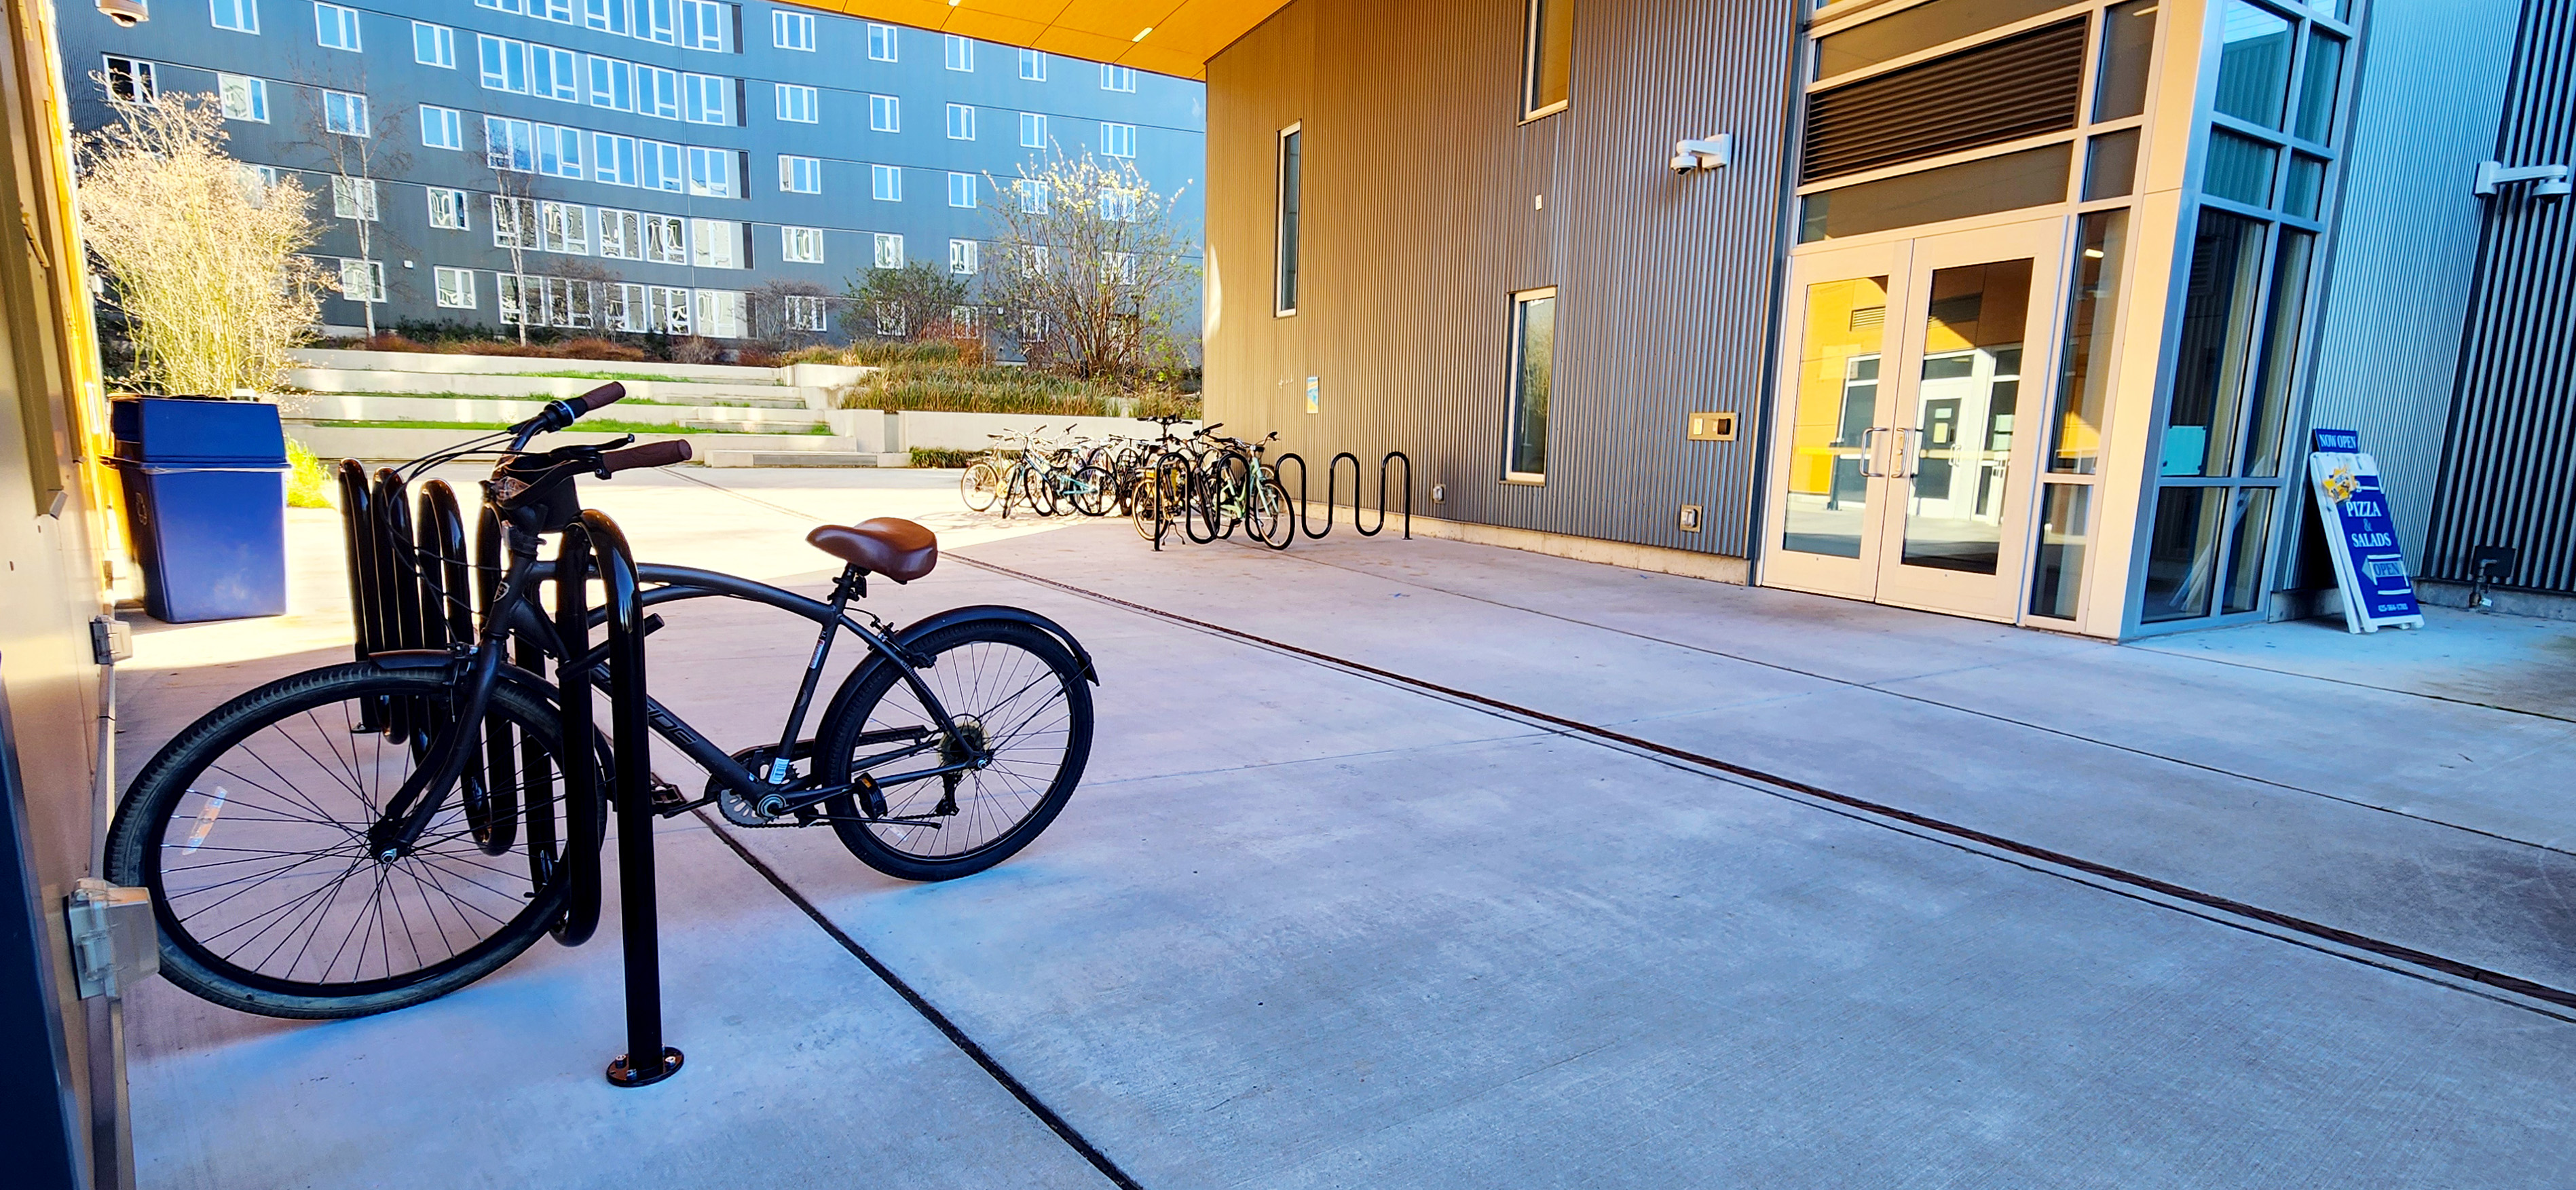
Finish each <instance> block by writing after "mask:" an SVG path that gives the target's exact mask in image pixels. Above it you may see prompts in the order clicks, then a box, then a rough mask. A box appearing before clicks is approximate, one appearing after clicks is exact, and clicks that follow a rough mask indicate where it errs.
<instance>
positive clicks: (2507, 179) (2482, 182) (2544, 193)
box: [1676, 161, 2576, 198]
mask: <svg viewBox="0 0 2576 1190" xmlns="http://www.w3.org/2000/svg"><path fill="white" fill-rule="evenodd" d="M1676 168H1678V167H1676ZM2514 182H2538V183H2540V184H2539V185H2538V186H2534V187H2532V188H2531V193H2532V196H2533V197H2535V198H2565V197H2567V192H2568V191H2569V190H2570V189H2571V188H2576V187H2571V186H2570V184H2569V182H2568V178H2567V167H2566V166H2563V165H2525V166H2519V167H2516V168H2514V169H2506V168H2505V167H2504V163H2503V162H2501V161H2481V162H2479V163H2478V184H2477V186H2476V187H2475V189H2474V191H2473V193H2475V194H2477V195H2478V196H2479V197H2481V198H2487V197H2492V196H2494V194H2495V192H2496V188H2497V187H2499V186H2504V185H2507V184H2510V183H2514Z"/></svg>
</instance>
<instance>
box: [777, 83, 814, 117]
mask: <svg viewBox="0 0 2576 1190" xmlns="http://www.w3.org/2000/svg"><path fill="white" fill-rule="evenodd" d="M774 90H775V91H776V92H777V95H778V118H779V119H781V120H785V121H787V122H788V123H791V124H811V123H814V122H815V113H816V111H817V109H819V108H820V107H821V106H822V103H821V98H820V96H819V95H817V94H816V92H815V90H814V88H812V87H800V86H798V85H796V84H794V83H780V84H778V85H777V86H776V87H775V88H774Z"/></svg>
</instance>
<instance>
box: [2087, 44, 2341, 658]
mask: <svg viewBox="0 0 2576 1190" xmlns="http://www.w3.org/2000/svg"><path fill="white" fill-rule="evenodd" d="M2349 7H2350V6H2349V5H2348V4H2346V3H2342V2H2340V0H2317V2H2315V3H2312V4H2310V5H2305V6H2302V5H2296V4H2288V3H2283V4H2277V5H2276V4H2265V3H2258V2H2257V0H2221V3H2220V8H2219V13H2218V20H2217V25H2218V30H2217V33H2216V42H2215V44H2213V45H2212V46H2210V47H2209V49H2208V50H2207V51H2206V52H2207V53H2208V54H2209V55H2210V60H2209V61H2207V62H2205V63H2204V68H2205V69H2207V70H2209V71H2211V72H2212V73H2214V74H2215V76H2216V78H2215V80H2214V81H2215V85H2214V87H2213V88H2212V91H2211V99H2210V102H2209V107H2208V109H2207V111H2206V112H2204V113H2203V127H2202V129H2201V133H2202V137H2203V140H2202V150H2201V153H2200V156H2199V160H2200V175H2199V179H2198V182H2199V185H2198V195H2197V212H2196V214H2193V215H2191V216H2190V217H2189V219H2190V223H2189V227H2190V229H2191V230H2190V233H2189V234H2190V240H2189V244H2188V251H2187V252H2186V253H2185V254H2184V256H2183V259H2182V260H2181V262H2180V264H2179V266H2178V267H2180V268H2181V270H2182V275H2181V276H2179V277H2177V278H2176V280H2177V283H2178V284H2179V285H2180V287H2181V288H2182V289H2183V309H2182V319H2181V323H2180V325H2179V326H2177V327H2175V328H2173V329H2172V335H2173V337H2172V340H2171V342H2172V346H2171V349H2170V358H2171V361H2172V371H2171V375H2172V382H2171V387H2170V389H2169V390H2168V393H2167V397H2166V401H2165V409H2164V416H2163V418H2162V419H2161V421H2162V425H2161V445H2160V447H2159V448H2158V450H2157V451H2156V454H2155V457H2154V458H2153V459H2152V460H2150V461H2151V462H2152V463H2153V464H2154V466H2153V470H2154V473H2155V474H2154V482H2155V492H2154V497H2153V499H2154V510H2153V512H2152V513H2151V514H2150V519H2149V522H2148V527H2147V536H2146V539H2145V541H2144V543H2143V546H2142V550H2143V557H2142V559H2141V561H2142V563H2143V564H2142V566H2141V567H2139V569H2140V570H2141V571H2142V572H2143V574H2142V580H2141V581H2142V588H2141V592H2140V600H2139V604H2138V608H2137V622H2138V623H2139V624H2140V625H2142V626H2144V625H2171V626H2196V625H2197V624H2199V623H2203V622H2208V621H2212V620H2215V619H2217V618H2220V617H2228V616H2243V615H2249V614H2252V613H2258V612H2261V611H2262V610H2263V609H2264V596H2265V594H2266V592H2267V574H2268V571H2269V563H2270V560H2271V558H2272V555H2273V554H2274V552H2275V550H2274V548H2273V545H2274V542H2275V541H2276V540H2277V539H2278V537H2279V534H2278V533H2276V532H2275V530H2276V529H2277V528H2278V527H2279V526H2278V525H2277V524H2276V522H2277V521H2278V520H2279V519H2280V517H2281V514H2282V512H2283V510H2285V509H2290V508H2295V507H2296V506H2297V501H2296V500H2295V498H2294V493H2293V492H2292V491H2291V490H2290V489H2291V485H2293V484H2295V483H2296V482H2297V481H2298V475H2299V472H2300V467H2299V465H2298V462H2297V457H2296V452H2295V451H2294V450H2292V449H2291V443H2290V441H2289V434H2290V431H2291V429H2292V423H2293V420H2294V416H2295V412H2296V405H2297V401H2296V397H2297V393H2298V390H2299V385H2300V382H2301V377H2302V375H2303V374H2304V369H2303V367H2302V366H2301V365H2302V363H2303V360H2302V345H2303V344H2304V343H2305V342H2306V339H2307V333H2306V332H2307V316H2308V305H2309V290H2310V288H2311V285H2310V282H2311V279H2312V277H2313V276H2314V273H2315V270H2316V264H2317V261H2316V256H2317V241H2318V237H2319V236H2320V235H2322V234H2323V233H2324V230H2325V224H2324V220H2325V219H2326V218H2327V217H2329V215H2330V212H2329V211H2327V210H2326V206H2327V196H2328V195H2329V194H2330V193H2331V184H2332V181H2333V177H2334V170H2335V167H2336V160H2337V153H2338V149H2339V145H2338V139H2339V137H2338V134H2339V131H2340V130H2339V129H2338V128H2337V113H2338V112H2339V111H2340V110H2341V108H2342V106H2343V91H2344V88H2345V87H2346V86H2347V83H2346V75H2347V73H2348V70H2347V67H2348V64H2349V62H2350V61H2351V58H2352V55H2351V53H2350V52H2349V46H2350V44H2351V38H2352V27H2351V25H2350V24H2349V23H2347V22H2348V18H2349V17H2350V16H2351V15H2352V14H2351V13H2350V12H2349Z"/></svg>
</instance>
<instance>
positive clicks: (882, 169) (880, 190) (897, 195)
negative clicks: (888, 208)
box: [868, 165, 903, 202]
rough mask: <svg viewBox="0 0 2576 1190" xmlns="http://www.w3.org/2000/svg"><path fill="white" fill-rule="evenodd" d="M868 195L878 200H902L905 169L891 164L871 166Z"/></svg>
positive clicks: (869, 168)
mask: <svg viewBox="0 0 2576 1190" xmlns="http://www.w3.org/2000/svg"><path fill="white" fill-rule="evenodd" d="M868 196H869V197H870V198H873V199H875V200H877V201H878V202H902V201H903V171H902V170H901V169H899V168H897V167H895V166H891V165H871V166H869V167H868Z"/></svg>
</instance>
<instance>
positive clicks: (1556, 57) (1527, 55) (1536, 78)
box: [1521, 0, 1574, 120]
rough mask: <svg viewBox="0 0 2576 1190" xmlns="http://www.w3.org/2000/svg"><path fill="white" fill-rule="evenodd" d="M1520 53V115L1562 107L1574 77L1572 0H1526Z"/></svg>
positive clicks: (1526, 116) (1529, 116) (1535, 115)
mask: <svg viewBox="0 0 2576 1190" xmlns="http://www.w3.org/2000/svg"><path fill="white" fill-rule="evenodd" d="M1521 56H1522V65H1521V118H1522V119H1524V120H1535V119H1537V118H1539V117H1540V116H1544V115H1549V114H1551V113H1555V112H1561V111H1564V110H1565V101H1566V96H1567V92H1568V88H1569V87H1570V86H1571V80H1572V78H1573V68H1572V62H1573V57H1574V0H1529V25H1528V29H1527V31H1526V32H1525V33H1524V41H1523V43H1522V50H1521Z"/></svg>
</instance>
